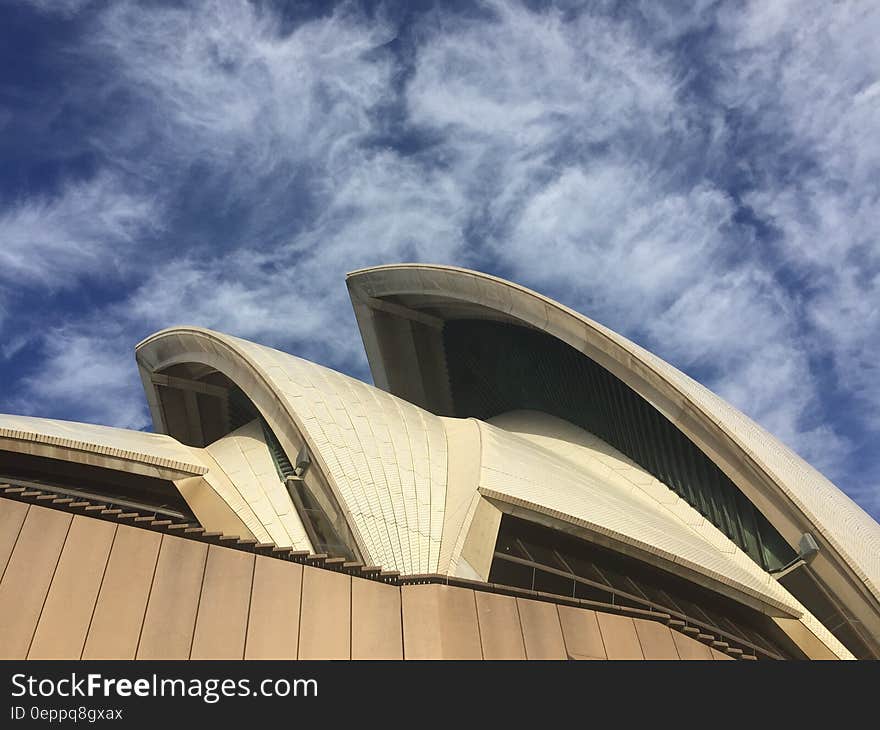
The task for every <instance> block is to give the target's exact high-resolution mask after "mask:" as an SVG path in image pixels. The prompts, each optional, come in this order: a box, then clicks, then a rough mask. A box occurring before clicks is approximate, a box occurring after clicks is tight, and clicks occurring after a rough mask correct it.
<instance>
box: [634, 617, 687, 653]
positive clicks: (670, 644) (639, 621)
mask: <svg viewBox="0 0 880 730" xmlns="http://www.w3.org/2000/svg"><path fill="white" fill-rule="evenodd" d="M633 623H635V626H636V634H638V637H639V644H641V646H642V653H643V654H644V655H645V659H679V658H680V657H679V656H678V650H677V649H676V648H675V642H674V641H673V640H672V631H671V630H670V629H669V627H668V626H665V625H664V624H661V623H659V622H657V621H649V620H648V619H644V618H635V619H633Z"/></svg>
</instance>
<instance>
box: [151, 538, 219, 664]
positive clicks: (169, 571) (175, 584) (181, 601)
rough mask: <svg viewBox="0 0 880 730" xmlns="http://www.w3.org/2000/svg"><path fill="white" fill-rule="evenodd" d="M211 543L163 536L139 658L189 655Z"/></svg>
mask: <svg viewBox="0 0 880 730" xmlns="http://www.w3.org/2000/svg"><path fill="white" fill-rule="evenodd" d="M207 553H208V546H207V545H206V544H205V543H202V542H196V541H195V540H186V539H184V538H180V537H172V536H171V535H163V536H162V546H161V547H160V548H159V559H158V561H157V562H156V574H155V576H154V577H153V587H152V590H151V591H150V600H149V602H148V603H147V613H146V616H145V617H144V628H143V630H142V631H141V639H140V644H139V645H138V650H137V658H138V659H188V658H189V652H190V648H191V647H192V639H193V629H194V628H195V624H196V613H197V612H198V608H199V595H200V594H201V591H202V577H203V575H204V571H205V557H206V555H207Z"/></svg>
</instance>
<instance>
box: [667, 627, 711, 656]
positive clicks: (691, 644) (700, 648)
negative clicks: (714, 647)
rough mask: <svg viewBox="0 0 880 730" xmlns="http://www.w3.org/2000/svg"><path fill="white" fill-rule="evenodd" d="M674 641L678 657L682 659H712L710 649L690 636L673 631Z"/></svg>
mask: <svg viewBox="0 0 880 730" xmlns="http://www.w3.org/2000/svg"><path fill="white" fill-rule="evenodd" d="M672 641H673V643H674V644H675V649H676V651H677V652H678V656H679V657H681V658H682V659H691V660H706V659H711V658H712V652H710V651H709V647H708V646H706V645H705V644H701V643H700V642H699V641H697V640H696V639H692V638H691V637H690V636H685V635H684V634H682V633H680V632H678V631H673V632H672Z"/></svg>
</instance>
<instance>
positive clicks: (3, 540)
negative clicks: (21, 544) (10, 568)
mask: <svg viewBox="0 0 880 730" xmlns="http://www.w3.org/2000/svg"><path fill="white" fill-rule="evenodd" d="M27 511H28V505H27V504H25V503H24V502H15V501H14V500H11V499H2V498H0V576H2V575H3V572H4V571H5V570H6V565H7V563H9V556H10V555H12V548H14V547H15V541H16V540H18V533H19V532H21V526H22V525H23V524H24V518H25V516H26V515H27Z"/></svg>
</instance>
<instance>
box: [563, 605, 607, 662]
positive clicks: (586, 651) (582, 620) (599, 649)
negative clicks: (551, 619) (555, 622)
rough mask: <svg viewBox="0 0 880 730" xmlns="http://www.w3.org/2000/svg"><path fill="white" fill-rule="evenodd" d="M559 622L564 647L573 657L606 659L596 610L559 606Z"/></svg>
mask: <svg viewBox="0 0 880 730" xmlns="http://www.w3.org/2000/svg"><path fill="white" fill-rule="evenodd" d="M559 622H560V624H561V625H562V635H563V637H564V638H565V647H566V649H567V650H568V654H569V656H570V657H572V658H573V659H607V658H608V655H607V654H606V653H605V644H604V643H603V641H602V633H601V632H600V631H599V620H598V619H597V618H596V612H595V611H592V610H590V609H585V608H574V607H572V606H559Z"/></svg>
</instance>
